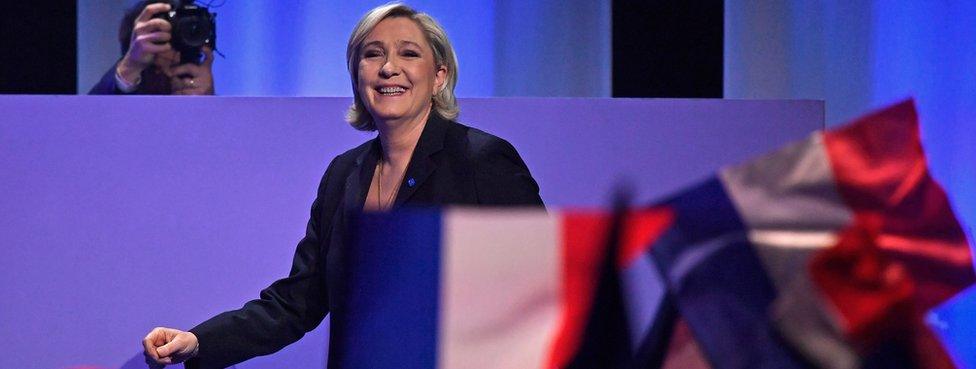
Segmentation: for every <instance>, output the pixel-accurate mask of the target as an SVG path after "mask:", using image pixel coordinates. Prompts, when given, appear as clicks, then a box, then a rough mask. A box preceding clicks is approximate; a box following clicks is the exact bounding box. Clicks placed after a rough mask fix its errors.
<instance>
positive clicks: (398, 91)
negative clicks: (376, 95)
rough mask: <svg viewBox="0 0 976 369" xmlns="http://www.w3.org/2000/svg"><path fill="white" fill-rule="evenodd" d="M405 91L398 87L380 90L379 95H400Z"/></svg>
mask: <svg viewBox="0 0 976 369" xmlns="http://www.w3.org/2000/svg"><path fill="white" fill-rule="evenodd" d="M405 91H406V89H404V88H403V87H400V86H394V87H383V88H380V93H381V94H384V95H395V94H402V93H404V92H405Z"/></svg>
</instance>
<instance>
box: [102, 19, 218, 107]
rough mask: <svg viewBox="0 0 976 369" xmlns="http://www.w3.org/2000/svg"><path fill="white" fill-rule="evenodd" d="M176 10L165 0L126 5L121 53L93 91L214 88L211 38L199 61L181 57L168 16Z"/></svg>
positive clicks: (185, 91)
mask: <svg viewBox="0 0 976 369" xmlns="http://www.w3.org/2000/svg"><path fill="white" fill-rule="evenodd" d="M185 3H192V1H185ZM171 10H173V5H170V3H169V2H167V1H165V0H144V1H141V2H139V3H137V4H136V5H135V6H133V7H132V8H130V9H129V10H128V11H126V13H125V16H124V17H123V19H122V24H121V25H120V27H119V44H120V46H121V48H122V59H120V60H119V61H118V63H116V64H115V65H114V66H113V68H111V69H110V70H108V71H107V72H106V73H105V75H104V76H102V79H101V80H100V81H99V82H98V83H97V84H96V85H95V86H94V87H92V89H91V90H90V91H88V94H89V95H122V94H139V95H213V94H214V84H213V71H212V66H213V49H212V47H211V46H212V43H208V44H205V45H204V46H202V47H200V54H201V55H202V56H201V58H200V59H201V60H199V61H198V62H197V61H191V62H186V60H183V62H181V56H182V55H181V52H180V51H178V50H176V49H175V48H174V46H173V43H172V42H170V41H171V40H172V38H173V35H172V33H171V31H172V30H173V25H172V24H171V23H170V22H169V21H167V20H166V19H165V18H164V17H163V16H165V15H166V14H167V12H170V11H171ZM211 40H212V38H211Z"/></svg>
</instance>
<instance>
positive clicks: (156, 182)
mask: <svg viewBox="0 0 976 369" xmlns="http://www.w3.org/2000/svg"><path fill="white" fill-rule="evenodd" d="M349 103H350V99H349V98H301V97H298V98H260V97H256V98H235V97H205V98H180V97H89V96H0V111H3V115H4V117H3V119H2V121H0V175H2V180H0V296H3V302H2V303H0V347H3V348H4V354H3V355H0V368H45V369H47V368H50V369H61V368H68V367H71V366H76V365H82V364H88V365H97V366H101V367H105V368H118V367H119V366H121V365H122V364H123V363H124V362H126V361H127V360H129V359H130V358H131V357H132V356H133V355H135V354H137V353H138V352H140V347H141V346H140V340H141V338H142V337H143V336H144V335H145V334H146V333H147V332H148V331H149V330H150V329H151V328H152V327H154V326H157V325H162V326H172V327H177V328H183V329H186V328H189V327H191V326H193V325H194V324H196V323H198V322H200V321H202V320H204V319H206V318H207V317H209V316H211V315H213V314H216V313H219V312H221V311H224V310H227V309H233V308H237V307H239V306H240V305H241V304H242V303H244V302H245V301H246V300H248V299H251V298H254V297H256V296H257V293H258V291H259V290H260V289H261V288H263V287H265V286H266V285H267V284H269V283H270V282H272V281H273V280H275V279H276V278H278V277H280V276H284V275H285V274H287V272H288V269H289V266H290V261H291V257H292V252H293V250H294V246H295V243H296V242H297V241H298V239H299V238H300V237H301V235H302V234H303V232H304V229H305V222H306V220H307V216H308V207H309V205H310V204H311V201H312V199H313V196H314V193H315V187H316V185H317V183H318V180H319V178H320V176H321V175H322V172H323V171H324V169H325V167H326V165H328V162H329V160H330V159H331V158H332V157H333V156H335V155H337V154H339V153H341V152H342V151H345V150H346V149H348V148H351V147H352V146H354V145H357V144H359V143H361V142H363V141H365V140H366V139H369V138H370V137H372V135H371V134H367V133H362V132H357V131H354V130H353V129H351V128H349V127H348V126H347V125H346V124H345V123H343V122H342V116H343V114H344V111H345V108H346V106H348V104H349ZM461 107H462V115H461V119H460V120H461V121H462V122H464V123H466V124H469V125H472V126H475V127H478V128H481V129H484V130H486V131H488V132H491V133H494V134H497V135H499V136H502V137H504V138H507V139H509V140H510V141H511V142H512V143H513V144H514V145H515V146H516V148H518V150H519V152H521V154H522V156H523V158H524V159H525V161H526V162H527V163H528V165H529V168H530V169H531V170H532V173H533V174H534V176H535V177H536V179H537V180H538V181H539V184H540V186H541V187H542V197H543V199H544V200H545V201H546V202H547V204H548V205H549V206H550V207H565V206H599V205H602V204H603V203H604V202H605V200H606V199H607V194H608V193H609V191H610V189H611V188H612V186H613V184H614V183H616V182H618V181H619V180H620V179H622V178H626V179H628V180H629V181H630V182H631V183H632V184H634V185H635V187H636V188H638V189H639V190H640V191H641V193H640V194H639V195H640V196H639V198H640V199H642V200H650V199H651V198H653V197H656V196H660V195H663V194H665V193H667V192H670V191H673V190H675V189H676V188H678V187H680V186H682V185H686V184H689V183H691V182H694V181H695V180H697V179H700V178H702V177H704V176H706V175H708V174H709V173H711V172H712V171H714V170H715V169H716V168H717V167H719V166H721V165H725V164H730V163H733V162H737V161H741V160H745V159H747V158H749V157H751V156H754V155H758V154H761V153H764V152H767V151H769V150H771V149H773V148H775V147H778V146H780V145H782V144H783V143H785V142H788V141H791V140H795V139H799V138H801V137H804V136H805V135H806V134H808V133H809V132H811V131H813V130H815V129H819V128H821V127H822V126H823V121H824V118H823V109H824V107H823V103H822V102H819V101H728V100H670V99H664V100H656V99H655V100H644V99H461ZM326 336H327V335H326V328H325V327H320V328H319V329H317V330H316V331H315V332H313V333H312V334H310V335H308V336H306V337H305V338H304V339H302V340H301V341H299V342H298V343H296V344H294V345H292V346H290V347H288V348H286V349H285V350H282V351H281V352H279V353H276V354H274V355H270V356H267V357H262V358H257V359H254V360H251V361H248V362H246V363H244V364H241V365H239V366H238V367H239V368H248V369H250V368H281V367H287V368H322V367H323V365H324V361H325V348H326V345H327V342H326Z"/></svg>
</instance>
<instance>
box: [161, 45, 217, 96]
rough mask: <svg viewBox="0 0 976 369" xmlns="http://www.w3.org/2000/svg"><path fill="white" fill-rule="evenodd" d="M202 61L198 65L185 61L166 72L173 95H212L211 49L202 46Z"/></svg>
mask: <svg viewBox="0 0 976 369" xmlns="http://www.w3.org/2000/svg"><path fill="white" fill-rule="evenodd" d="M202 51H203V56H204V58H203V63H202V64H200V65H197V64H194V63H186V64H181V65H178V66H175V67H173V68H172V69H170V70H169V71H167V73H168V74H169V75H170V85H171V86H172V87H173V95H213V94H214V83H213V50H212V49H211V48H210V47H208V46H204V47H203V48H202Z"/></svg>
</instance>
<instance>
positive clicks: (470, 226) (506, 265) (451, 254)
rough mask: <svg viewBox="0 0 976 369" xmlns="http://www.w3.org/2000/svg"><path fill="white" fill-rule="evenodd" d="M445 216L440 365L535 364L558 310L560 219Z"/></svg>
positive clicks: (521, 214) (464, 212)
mask: <svg viewBox="0 0 976 369" xmlns="http://www.w3.org/2000/svg"><path fill="white" fill-rule="evenodd" d="M444 214H445V215H444V219H443V233H442V237H443V240H442V246H441V247H442V262H441V263H442V271H441V283H442V286H441V316H440V322H439V324H440V327H439V336H438V345H439V350H438V353H439V354H438V355H439V356H438V368H450V369H455V368H465V369H467V368H476V369H489V368H499V369H501V368H533V367H535V368H541V367H542V365H543V364H544V361H545V360H546V359H547V357H548V354H549V352H548V350H549V348H550V347H551V344H552V342H551V341H552V339H553V335H554V332H555V329H556V324H557V321H558V318H559V314H560V312H561V311H562V309H561V306H562V284H561V282H560V281H561V280H562V270H561V266H562V262H561V260H562V246H561V242H562V236H561V233H562V232H561V228H560V221H559V218H558V217H557V216H555V215H547V214H546V213H545V212H544V211H541V210H521V211H512V210H499V211H486V210H474V209H450V210H448V211H446V212H445V213H444Z"/></svg>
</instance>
